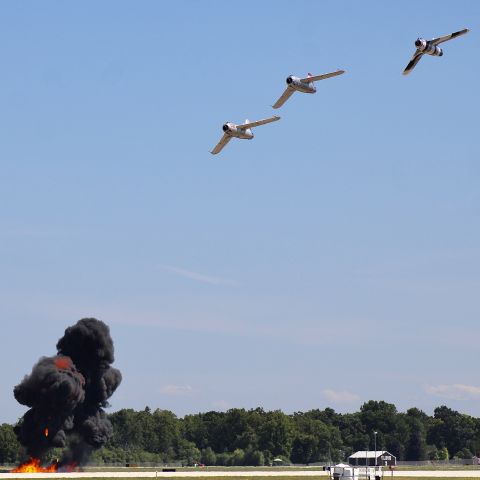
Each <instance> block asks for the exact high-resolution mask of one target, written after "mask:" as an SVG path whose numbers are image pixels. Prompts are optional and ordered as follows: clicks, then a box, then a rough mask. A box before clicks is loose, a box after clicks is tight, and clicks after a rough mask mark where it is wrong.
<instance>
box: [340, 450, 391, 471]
mask: <svg viewBox="0 0 480 480" xmlns="http://www.w3.org/2000/svg"><path fill="white" fill-rule="evenodd" d="M375 458H376V459H377V461H376V462H375ZM348 463H349V464H350V465H354V466H362V467H364V466H365V465H367V466H369V467H373V466H375V465H376V466H377V467H380V466H381V467H390V466H395V465H396V464H397V457H395V455H392V454H391V453H390V452H387V451H385V450H383V451H382V450H377V451H375V450H360V451H358V452H355V453H354V454H353V455H350V456H349V457H348Z"/></svg>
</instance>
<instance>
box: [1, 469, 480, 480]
mask: <svg viewBox="0 0 480 480" xmlns="http://www.w3.org/2000/svg"><path fill="white" fill-rule="evenodd" d="M162 477H163V478H178V477H191V478H195V477H197V478H199V477H328V472H323V471H321V470H293V471H288V470H238V471H218V470H217V471H205V470H198V471H188V472H162V471H157V472H155V471H153V472H146V471H136V472H132V471H123V472H108V471H101V472H56V473H0V479H14V478H162ZM395 477H418V478H479V477H480V470H444V471H442V470H417V471H400V472H398V471H396V472H394V473H393V475H392V473H391V472H385V474H384V478H385V480H390V479H394V478H395Z"/></svg>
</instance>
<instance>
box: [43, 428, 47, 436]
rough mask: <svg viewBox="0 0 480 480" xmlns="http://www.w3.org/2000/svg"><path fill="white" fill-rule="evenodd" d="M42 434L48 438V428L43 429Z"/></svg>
mask: <svg viewBox="0 0 480 480" xmlns="http://www.w3.org/2000/svg"><path fill="white" fill-rule="evenodd" d="M43 434H44V435H45V436H46V437H48V428H45V430H44V431H43Z"/></svg>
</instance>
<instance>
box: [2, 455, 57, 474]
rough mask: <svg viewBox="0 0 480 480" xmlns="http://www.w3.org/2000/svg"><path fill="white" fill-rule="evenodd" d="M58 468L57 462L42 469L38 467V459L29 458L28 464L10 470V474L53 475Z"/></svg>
mask: <svg viewBox="0 0 480 480" xmlns="http://www.w3.org/2000/svg"><path fill="white" fill-rule="evenodd" d="M57 468H58V465H57V462H53V463H51V464H50V465H48V467H42V466H41V465H40V459H39V458H31V459H30V460H28V462H25V463H22V464H21V465H20V466H18V467H17V468H14V469H13V470H11V472H12V473H36V472H41V473H53V472H56V471H57Z"/></svg>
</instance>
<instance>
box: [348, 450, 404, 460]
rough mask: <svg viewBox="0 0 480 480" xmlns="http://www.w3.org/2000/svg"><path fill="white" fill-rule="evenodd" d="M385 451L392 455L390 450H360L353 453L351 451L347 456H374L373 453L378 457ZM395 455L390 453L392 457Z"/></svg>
mask: <svg viewBox="0 0 480 480" xmlns="http://www.w3.org/2000/svg"><path fill="white" fill-rule="evenodd" d="M385 453H387V454H388V455H392V454H391V453H390V452H387V451H386V450H377V451H375V450H368V451H366V450H360V451H358V452H355V453H352V455H350V456H349V457H348V458H375V454H376V456H377V458H378V457H380V455H384V454H385ZM394 456H395V455H392V457H394Z"/></svg>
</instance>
